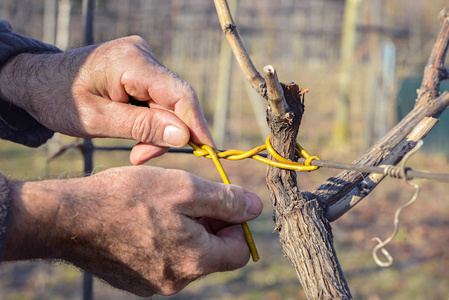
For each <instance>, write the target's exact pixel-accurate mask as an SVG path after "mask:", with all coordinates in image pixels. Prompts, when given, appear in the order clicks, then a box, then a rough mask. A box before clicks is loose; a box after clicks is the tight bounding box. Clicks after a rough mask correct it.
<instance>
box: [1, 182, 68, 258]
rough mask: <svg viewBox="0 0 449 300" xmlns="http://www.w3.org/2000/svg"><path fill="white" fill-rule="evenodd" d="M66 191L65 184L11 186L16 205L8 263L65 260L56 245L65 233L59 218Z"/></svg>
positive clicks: (9, 238)
mask: <svg viewBox="0 0 449 300" xmlns="http://www.w3.org/2000/svg"><path fill="white" fill-rule="evenodd" d="M60 184H61V185H60ZM58 186H59V187H58ZM63 190H64V183H63V182H62V181H61V182H56V181H36V182H15V183H11V184H10V197H11V201H12V202H11V210H10V216H9V226H8V241H7V247H6V251H5V254H4V261H12V260H28V259H49V258H51V259H57V258H61V257H60V256H61V253H60V252H61V251H60V250H59V249H57V248H56V247H54V244H55V236H57V235H58V234H60V231H61V230H60V228H58V224H57V219H58V218H59V217H60V216H58V213H59V206H60V203H59V202H60V201H59V197H60V195H61V194H62V193H63V192H62V191H63Z"/></svg>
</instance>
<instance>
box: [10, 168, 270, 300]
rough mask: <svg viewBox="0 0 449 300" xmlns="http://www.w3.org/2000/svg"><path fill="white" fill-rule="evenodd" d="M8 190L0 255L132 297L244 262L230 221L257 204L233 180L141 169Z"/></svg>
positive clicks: (165, 291)
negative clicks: (75, 274) (68, 268)
mask: <svg viewBox="0 0 449 300" xmlns="http://www.w3.org/2000/svg"><path fill="white" fill-rule="evenodd" d="M11 189H12V192H11V196H12V199H13V202H12V208H11V215H10V227H9V234H8V244H7V246H8V247H7V249H6V253H5V255H4V260H10V261H11V260H24V259H39V258H43V259H63V260H65V261H68V262H70V263H73V264H74V265H75V266H78V267H80V268H82V269H84V270H86V271H87V272H89V273H92V274H94V275H96V276H98V277H100V278H102V279H103V280H105V281H107V282H109V283H110V284H111V285H113V286H115V287H117V288H120V289H124V290H127V291H130V292H132V293H134V294H137V295H139V296H151V295H153V294H155V293H157V294H162V295H170V294H174V293H177V292H179V291H180V290H181V289H182V288H184V287H185V286H186V285H187V284H188V283H190V282H192V281H193V280H195V279H197V278H199V277H200V276H203V275H206V274H209V273H212V272H217V271H228V270H233V269H236V268H239V267H242V266H244V265H245V264H246V263H247V262H248V259H249V249H248V247H247V245H246V242H245V238H244V234H243V232H242V230H241V227H240V225H235V224H240V223H242V222H246V221H249V220H252V219H254V218H256V217H257V216H258V215H259V214H260V212H261V210H262V203H261V201H260V199H259V198H258V197H257V196H256V195H255V194H253V193H250V192H247V191H245V190H244V189H242V188H239V187H237V186H233V185H224V184H220V183H215V182H210V181H207V180H204V179H201V178H199V177H196V176H194V175H191V174H189V173H186V172H184V171H179V170H165V169H160V168H154V167H148V166H141V167H124V168H116V169H110V170H107V171H104V172H101V173H98V174H96V175H93V176H91V177H85V178H78V179H67V180H63V181H62V180H49V181H39V182H25V183H14V184H12V187H11Z"/></svg>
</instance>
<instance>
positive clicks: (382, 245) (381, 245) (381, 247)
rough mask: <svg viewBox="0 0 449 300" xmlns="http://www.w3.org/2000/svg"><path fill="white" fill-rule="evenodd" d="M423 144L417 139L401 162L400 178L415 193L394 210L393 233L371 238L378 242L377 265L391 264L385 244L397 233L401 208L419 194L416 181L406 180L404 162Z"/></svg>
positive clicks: (374, 250) (374, 257) (374, 254)
mask: <svg viewBox="0 0 449 300" xmlns="http://www.w3.org/2000/svg"><path fill="white" fill-rule="evenodd" d="M422 145H423V141H422V140H419V141H418V142H417V143H416V146H415V147H414V148H413V149H412V150H411V151H410V152H409V153H407V154H406V155H405V156H404V159H403V160H402V163H401V178H402V179H403V180H404V181H405V183H407V184H408V185H411V186H413V187H414V188H415V193H414V194H413V196H412V198H411V199H410V200H409V201H408V202H407V203H405V204H403V205H402V206H401V207H399V208H398V209H397V210H396V213H395V215H394V230H393V233H392V234H391V235H390V236H389V237H388V238H387V239H386V240H385V241H382V240H381V239H380V238H378V237H375V238H373V240H374V241H376V242H377V243H378V244H377V245H376V246H375V247H374V249H373V259H374V261H375V262H376V264H377V265H378V266H379V267H383V268H386V267H389V266H391V265H392V264H393V261H394V259H393V257H392V256H391V255H390V253H389V252H388V251H387V250H386V249H385V246H386V245H388V243H390V242H391V241H392V240H393V239H394V238H395V237H396V235H397V234H398V230H399V215H400V214H401V212H402V210H403V209H405V208H407V207H408V206H410V205H412V204H413V203H414V202H415V201H416V199H417V198H418V194H419V186H418V185H417V184H416V183H411V182H409V181H408V179H407V176H406V167H405V164H406V162H407V160H408V159H409V158H410V157H411V156H412V155H413V154H415V153H416V151H418V150H419V148H421V146H422ZM388 170H389V168H388V167H387V168H385V173H386V174H387V173H388ZM379 250H380V251H381V252H382V254H383V255H384V256H385V257H386V259H387V261H382V260H380V259H379V256H378V255H377V252H378V251H379Z"/></svg>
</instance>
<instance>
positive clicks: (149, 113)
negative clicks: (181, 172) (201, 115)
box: [98, 102, 190, 147]
mask: <svg viewBox="0 0 449 300" xmlns="http://www.w3.org/2000/svg"><path fill="white" fill-rule="evenodd" d="M117 106H118V107H117ZM103 113H104V115H105V116H104V118H102V119H103V120H107V122H103V124H102V125H103V126H98V127H103V128H100V129H98V131H99V132H100V133H101V132H103V133H102V135H105V136H111V137H117V138H124V139H133V140H136V141H138V142H143V143H148V144H152V145H156V146H160V147H183V146H185V145H186V144H187V143H188V141H189V139H190V133H189V128H188V127H187V125H185V124H184V122H182V121H181V120H180V119H179V118H178V117H177V116H176V115H174V114H173V113H171V112H169V111H167V110H164V109H159V108H148V107H137V106H133V105H128V104H125V103H120V102H110V103H109V104H108V105H107V108H106V111H105V112H103ZM100 130H101V131H100ZM105 133H106V134H105Z"/></svg>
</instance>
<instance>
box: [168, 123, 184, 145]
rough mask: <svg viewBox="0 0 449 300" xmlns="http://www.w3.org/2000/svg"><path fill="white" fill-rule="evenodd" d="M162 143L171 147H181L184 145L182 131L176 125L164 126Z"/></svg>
mask: <svg viewBox="0 0 449 300" xmlns="http://www.w3.org/2000/svg"><path fill="white" fill-rule="evenodd" d="M163 139H164V143H166V144H167V145H168V146H172V147H182V146H184V144H183V143H184V133H183V131H182V130H181V129H179V128H178V127H175V126H172V125H169V126H167V127H165V130H164V136H163Z"/></svg>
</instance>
